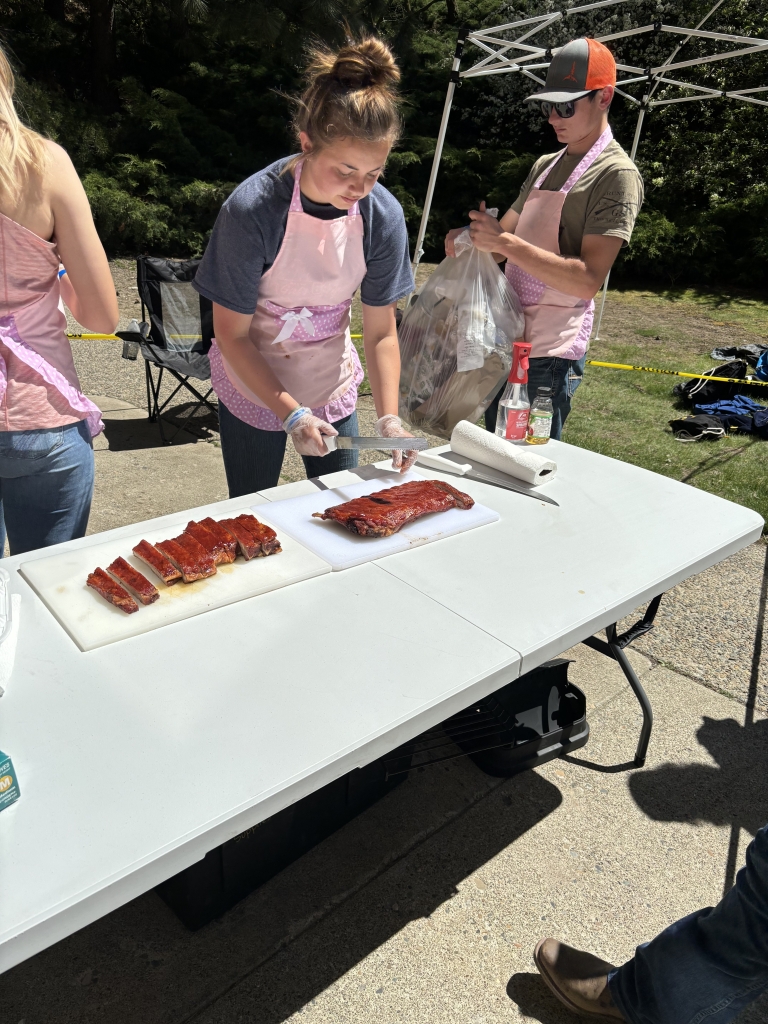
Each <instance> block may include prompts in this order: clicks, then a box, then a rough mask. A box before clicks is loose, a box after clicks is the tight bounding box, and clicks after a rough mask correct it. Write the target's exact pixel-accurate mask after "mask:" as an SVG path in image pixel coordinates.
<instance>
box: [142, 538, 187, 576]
mask: <svg viewBox="0 0 768 1024" xmlns="http://www.w3.org/2000/svg"><path fill="white" fill-rule="evenodd" d="M133 553H134V555H136V557H137V558H140V559H141V561H142V562H144V563H145V564H146V565H148V566H149V568H150V569H151V570H152V572H153V573H154V574H155V575H156V576H158V577H159V578H160V579H161V580H162V581H163V583H164V584H165V585H166V587H170V586H172V585H173V584H174V583H178V582H179V580H180V579H181V573H180V572H179V570H178V569H177V568H176V566H175V565H174V564H173V562H171V561H169V559H167V558H166V557H165V555H163V554H161V553H160V552H159V551H158V550H157V548H156V547H154V546H153V545H152V544H150V543H149V541H148V540H140V541H139V543H138V544H137V545H136V547H135V548H134V549H133Z"/></svg>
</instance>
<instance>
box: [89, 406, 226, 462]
mask: <svg viewBox="0 0 768 1024" xmlns="http://www.w3.org/2000/svg"><path fill="white" fill-rule="evenodd" d="M191 407H193V404H192V403H185V404H184V405H179V406H174V407H173V408H172V409H170V410H169V411H168V412H167V413H166V414H164V416H163V434H164V436H165V441H164V440H163V436H162V435H161V433H160V427H159V426H158V424H157V422H154V423H153V422H150V420H149V419H148V418H147V417H146V416H143V417H139V418H137V419H127V418H126V419H124V418H117V417H115V416H114V414H110V413H105V414H104V416H103V419H104V436H105V437H106V439H107V443H108V444H109V450H110V451H112V452H125V451H136V450H137V449H141V448H164V447H168V443H169V442H170V444H171V445H173V446H174V447H175V446H176V445H186V444H196V443H197V442H198V441H207V440H209V439H210V438H212V437H216V436H218V435H217V431H218V422H217V420H216V417H215V416H213V415H212V414H207V415H197V416H195V417H193V418H192V420H191V421H189V422H185V421H186V416H187V413H188V412H189V411H190V408H191ZM180 427H182V428H183V429H179V428H180Z"/></svg>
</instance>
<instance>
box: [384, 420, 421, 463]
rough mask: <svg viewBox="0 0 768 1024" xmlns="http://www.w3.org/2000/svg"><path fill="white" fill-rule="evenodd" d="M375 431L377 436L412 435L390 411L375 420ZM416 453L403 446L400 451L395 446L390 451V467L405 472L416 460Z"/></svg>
mask: <svg viewBox="0 0 768 1024" xmlns="http://www.w3.org/2000/svg"><path fill="white" fill-rule="evenodd" d="M376 433H377V434H378V435H379V437H413V434H410V433H409V432H408V431H407V430H406V429H405V427H404V426H403V421H402V420H401V419H400V417H399V416H393V415H392V413H389V414H388V415H387V416H382V417H381V419H379V420H376ZM418 454H419V453H418V452H414V451H408V449H407V448H405V446H403V450H402V451H399V450H398V449H397V448H396V449H395V450H394V451H393V452H392V468H393V469H399V470H400V472H401V473H406V472H407V471H408V470H409V469H410V468H411V466H412V465H413V464H414V462H415V461H416V456H417V455H418Z"/></svg>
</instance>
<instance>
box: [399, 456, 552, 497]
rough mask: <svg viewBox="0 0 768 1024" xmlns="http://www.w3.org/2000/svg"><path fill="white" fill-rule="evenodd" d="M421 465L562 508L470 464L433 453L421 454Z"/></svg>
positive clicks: (537, 494)
mask: <svg viewBox="0 0 768 1024" xmlns="http://www.w3.org/2000/svg"><path fill="white" fill-rule="evenodd" d="M419 464H421V465H422V466H425V467H428V468H429V469H437V470H440V472H441V473H453V474H455V475H456V476H464V477H466V478H467V480H478V481H479V482H480V483H483V484H493V486H494V487H504V488H505V489H506V490H508V491H516V492H517V493H518V494H525V495H526V496H527V497H529V498H535V499H536V500H537V501H545V502H547V504H549V505H556V506H557V507H558V508H559V507H560V503H559V502H557V501H555V499H554V498H550V497H549V496H548V495H546V494H540V493H539V492H538V491H532V490H530V488H528V487H526V486H525V484H522V483H518V482H517V481H516V480H511V479H507V480H499V479H498V478H497V477H495V476H491V475H490V473H482V472H480V471H479V470H477V469H474V468H473V467H472V466H470V465H469V463H464V462H461V463H460V462H452V461H451V460H450V459H444V458H442V457H441V456H440V455H433V454H432V453H431V452H426V453H420V454H419V455H418V456H417V458H416V465H417V466H418V465H419Z"/></svg>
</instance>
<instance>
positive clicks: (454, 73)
mask: <svg viewBox="0 0 768 1024" xmlns="http://www.w3.org/2000/svg"><path fill="white" fill-rule="evenodd" d="M466 38H467V29H466V28H461V29H459V38H458V39H457V41H456V52H455V53H454V55H453V65H452V67H451V80H450V82H449V83H448V92H447V93H446V96H445V106H444V107H443V118H442V120H441V122H440V131H439V132H438V133H437V142H436V143H435V155H434V158H433V160H432V171H431V173H430V175H429V184H428V185H427V195H426V198H425V199H424V212H423V213H422V215H421V224H420V225H419V233H418V235H417V236H416V248H415V249H414V253H413V263H412V268H413V273H414V276H415V275H416V268H417V267H418V265H419V263H420V262H421V257H422V256H423V255H424V249H423V245H424V238H425V236H426V234H427V221H428V220H429V213H430V210H431V208H432V197H433V196H434V194H435V182H436V181H437V172H438V170H439V168H440V158H441V157H442V155H443V145H444V143H445V133H446V131H447V130H448V118H449V117H450V114H451V106H452V104H453V94H454V93H455V92H456V86H457V85H458V84H459V82H460V78H459V67H460V65H461V56H462V54H463V53H464V43H465V41H466Z"/></svg>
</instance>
